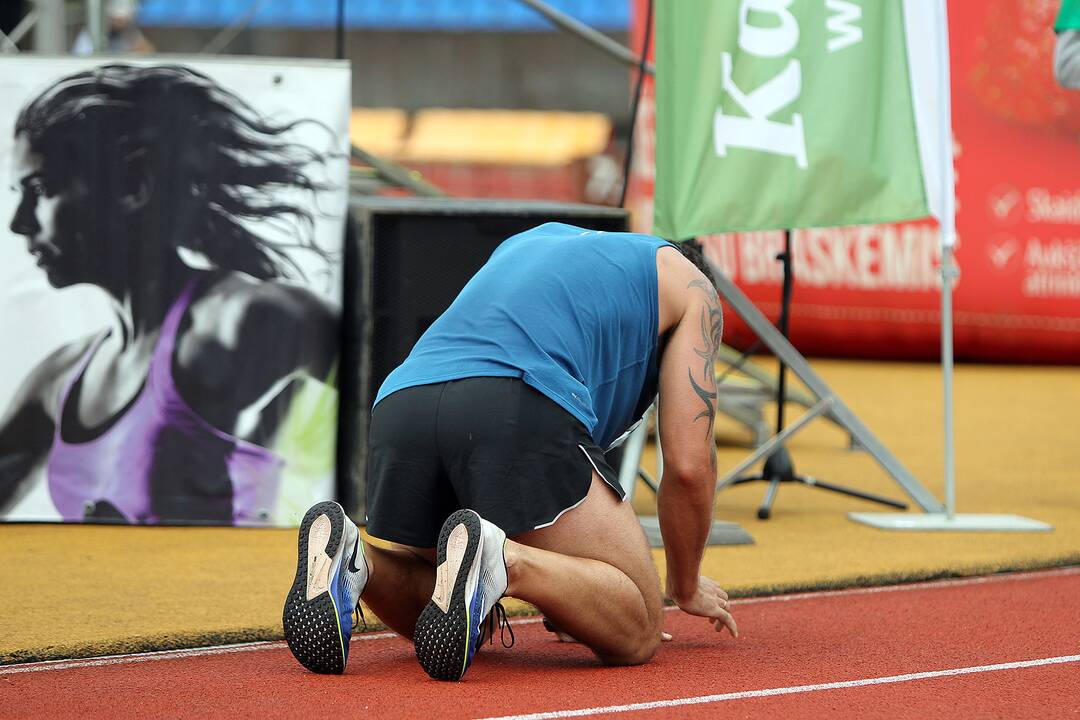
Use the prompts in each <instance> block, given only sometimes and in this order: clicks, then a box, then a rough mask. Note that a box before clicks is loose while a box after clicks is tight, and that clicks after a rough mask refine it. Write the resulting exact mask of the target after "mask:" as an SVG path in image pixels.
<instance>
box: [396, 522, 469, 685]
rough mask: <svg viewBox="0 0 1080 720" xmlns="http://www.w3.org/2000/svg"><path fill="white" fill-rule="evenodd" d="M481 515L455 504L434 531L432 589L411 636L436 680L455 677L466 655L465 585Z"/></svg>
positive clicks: (423, 664) (463, 667)
mask: <svg viewBox="0 0 1080 720" xmlns="http://www.w3.org/2000/svg"><path fill="white" fill-rule="evenodd" d="M480 532H481V528H480V517H479V516H478V515H477V514H476V513H474V512H470V511H467V510H458V511H457V512H455V513H454V514H453V515H451V516H450V517H448V518H447V519H446V522H445V523H443V527H442V531H441V532H440V533H439V545H438V554H437V558H436V562H437V563H438V564H437V567H436V570H435V592H434V593H433V594H432V597H431V602H429V603H428V604H427V607H425V608H424V610H423V612H421V613H420V617H419V618H418V619H417V621H416V632H415V633H414V634H413V642H414V643H415V645H416V658H417V660H419V661H420V665H421V667H423V668H424V671H425V672H427V674H428V675H430V676H431V677H432V678H434V679H436V680H460V679H461V676H462V675H464V674H465V670H466V662H467V659H468V657H469V627H470V625H471V624H472V618H471V617H470V609H469V605H468V603H467V602H466V597H465V586H466V584H467V582H468V578H469V570H470V569H471V568H472V566H473V563H474V562H478V561H479V558H477V557H476V555H477V551H478V550H479V548H480Z"/></svg>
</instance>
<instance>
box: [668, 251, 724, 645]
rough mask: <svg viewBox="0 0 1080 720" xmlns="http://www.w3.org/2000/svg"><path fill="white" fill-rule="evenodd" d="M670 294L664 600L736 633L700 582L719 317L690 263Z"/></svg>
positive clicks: (711, 469)
mask: <svg viewBox="0 0 1080 720" xmlns="http://www.w3.org/2000/svg"><path fill="white" fill-rule="evenodd" d="M680 272H681V273H682V277H681V278H680V280H681V282H680V284H678V285H677V286H673V285H672V283H671V282H670V278H669V283H668V284H669V288H670V291H671V293H672V294H674V295H677V296H679V297H680V299H681V300H682V302H683V305H682V307H683V312H682V314H681V316H680V317H679V319H678V321H677V323H676V325H675V326H674V328H673V330H672V334H671V338H670V340H669V341H668V344H667V348H666V350H665V351H664V356H663V358H662V360H661V366H660V400H659V423H660V426H659V427H660V439H661V444H662V445H663V451H664V474H663V478H662V481H661V483H660V493H659V497H658V514H659V519H660V529H661V532H662V534H663V537H664V549H665V554H666V558H667V581H666V589H667V594H668V596H669V597H671V599H672V600H674V601H675V602H676V603H677V604H678V605H679V607H680V608H682V609H683V610H685V611H686V612H689V613H692V614H695V615H700V616H702V617H707V618H709V619H710V620H711V621H713V622H714V624H715V625H716V628H717V629H718V630H719V629H721V628H723V627H727V628H728V629H729V630H730V631H731V633H732V634H733V635H734V634H737V632H738V629H737V627H736V625H735V621H734V619H733V618H732V617H731V614H730V613H729V612H728V611H727V593H725V592H724V591H723V589H722V588H720V586H719V585H718V584H716V582H715V581H713V580H710V579H709V578H705V577H702V576H701V574H700V573H701V559H702V556H703V554H704V549H705V541H706V540H707V538H708V534H709V529H710V527H711V524H712V515H713V498H714V495H715V486H716V448H715V444H714V440H713V423H714V421H715V418H716V394H717V388H716V378H715V375H714V370H713V364H714V362H715V359H716V353H717V351H718V349H719V347H720V337H721V333H722V330H723V315H722V311H721V309H720V302H719V300H718V299H717V297H716V291H715V289H714V288H713V287H712V285H711V284H710V283H709V282H708V281H707V280H706V279H705V278H704V276H702V275H701V273H700V272H698V271H697V270H696V269H694V268H693V267H692V266H691V265H690V264H689V263H686V265H685V267H684V268H682V269H681V270H680V269H679V268H678V266H677V267H676V268H675V270H674V271H673V274H675V275H676V277H678V274H679V273H680Z"/></svg>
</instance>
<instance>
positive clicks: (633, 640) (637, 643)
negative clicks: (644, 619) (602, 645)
mask: <svg viewBox="0 0 1080 720" xmlns="http://www.w3.org/2000/svg"><path fill="white" fill-rule="evenodd" d="M659 647H660V631H659V630H657V631H656V632H652V631H651V630H649V632H647V633H646V632H641V633H636V634H634V635H632V636H629V637H627V638H626V643H625V647H624V648H620V649H619V650H617V651H614V652H612V651H608V652H603V653H597V655H598V656H599V657H600V661H601V662H603V663H604V664H605V665H644V664H645V663H647V662H649V661H650V660H652V657H653V655H655V654H656V650H657V648H659Z"/></svg>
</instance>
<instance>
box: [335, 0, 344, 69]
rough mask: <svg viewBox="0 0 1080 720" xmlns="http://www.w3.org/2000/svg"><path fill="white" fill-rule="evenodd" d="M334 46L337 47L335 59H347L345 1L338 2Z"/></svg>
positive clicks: (339, 0)
mask: <svg viewBox="0 0 1080 720" xmlns="http://www.w3.org/2000/svg"><path fill="white" fill-rule="evenodd" d="M334 30H335V32H334V41H335V42H334V44H335V45H336V48H335V51H334V57H335V58H337V59H338V60H344V59H345V0H338V4H337V22H336V23H335V28H334Z"/></svg>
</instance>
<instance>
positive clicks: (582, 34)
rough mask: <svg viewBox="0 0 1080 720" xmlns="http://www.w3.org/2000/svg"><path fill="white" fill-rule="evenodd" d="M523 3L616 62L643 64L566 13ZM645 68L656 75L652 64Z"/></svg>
mask: <svg viewBox="0 0 1080 720" xmlns="http://www.w3.org/2000/svg"><path fill="white" fill-rule="evenodd" d="M521 2H523V3H525V4H526V5H528V6H529V7H531V8H532V9H533V10H535V11H536V12H538V13H540V14H541V15H543V16H544V17H546V18H547V19H548V20H550V21H551V22H553V23H555V25H557V26H558V27H560V28H562V29H563V30H566V31H567V32H569V33H570V34H571V35H577V36H578V37H579V38H581V39H582V40H584V41H585V42H587V43H589V44H590V45H592V46H593V47H595V48H598V49H599V50H602V51H604V52H606V53H607V54H608V55H610V56H612V57H613V58H615V59H616V60H619V61H620V62H623V63H625V64H626V65H629V66H631V67H634V68H636V67H638V65H640V64H641V58H640V57H638V56H637V54H635V53H634V51H633V50H630V49H629V48H626V47H623V46H622V45H620V44H619V43H617V42H615V41H614V40H612V39H611V38H609V37H608V36H607V35H605V34H603V33H602V32H598V31H596V30H593V29H592V28H591V27H589V26H588V25H586V24H585V23H583V22H581V21H580V20H575V19H574V18H572V17H570V16H569V15H567V14H566V13H564V12H561V11H559V10H556V9H555V8H553V7H551V6H550V5H548V4H547V3H545V2H541V0H521ZM644 67H645V72H647V73H648V74H650V75H656V68H655V67H654V66H653V64H652V63H650V62H646V63H644Z"/></svg>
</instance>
